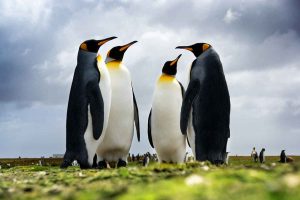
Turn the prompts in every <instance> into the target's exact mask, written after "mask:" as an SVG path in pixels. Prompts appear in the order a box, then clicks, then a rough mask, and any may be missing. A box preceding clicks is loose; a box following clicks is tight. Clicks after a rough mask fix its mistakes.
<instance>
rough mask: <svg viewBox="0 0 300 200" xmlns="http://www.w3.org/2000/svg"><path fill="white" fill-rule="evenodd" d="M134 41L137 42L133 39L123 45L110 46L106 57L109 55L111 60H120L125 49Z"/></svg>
mask: <svg viewBox="0 0 300 200" xmlns="http://www.w3.org/2000/svg"><path fill="white" fill-rule="evenodd" d="M134 43H137V41H133V42H130V43H128V44H125V45H123V46H116V47H114V48H112V49H111V50H109V51H108V53H107V58H108V57H109V58H111V59H112V60H117V61H122V60H123V57H124V53H125V52H126V50H127V49H128V48H129V47H130V46H131V45H133V44H134Z"/></svg>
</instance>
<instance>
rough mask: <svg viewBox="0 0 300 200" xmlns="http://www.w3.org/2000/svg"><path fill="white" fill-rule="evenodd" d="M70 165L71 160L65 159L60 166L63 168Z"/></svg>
mask: <svg viewBox="0 0 300 200" xmlns="http://www.w3.org/2000/svg"><path fill="white" fill-rule="evenodd" d="M69 166H70V162H69V161H67V160H64V161H63V162H62V163H61V164H60V168H61V169H66V168H67V167H69Z"/></svg>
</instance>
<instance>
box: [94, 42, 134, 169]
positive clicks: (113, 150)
mask: <svg viewBox="0 0 300 200" xmlns="http://www.w3.org/2000/svg"><path fill="white" fill-rule="evenodd" d="M136 42H137V41H133V42H130V43H128V44H126V45H123V46H116V47H114V48H112V49H111V50H110V51H109V52H108V53H107V57H106V61H105V62H106V65H107V68H108V71H109V74H110V78H111V89H112V90H111V92H112V93H111V108H110V113H109V120H108V125H107V129H106V133H105V136H104V138H103V141H102V142H101V144H100V145H99V147H98V149H97V156H98V159H97V160H98V167H99V168H100V169H101V168H106V167H107V162H108V163H111V162H115V163H117V167H125V166H126V165H127V155H128V153H129V150H130V147H131V143H132V139H133V133H134V124H135V126H136V132H137V138H138V141H139V140H140V127H139V114H138V107H137V103H136V99H135V95H134V92H133V88H132V83H131V76H130V72H129V70H128V69H127V67H126V66H125V65H124V64H123V63H122V60H123V56H124V53H125V52H126V50H127V49H128V48H129V47H130V46H131V45H133V44H134V43H136Z"/></svg>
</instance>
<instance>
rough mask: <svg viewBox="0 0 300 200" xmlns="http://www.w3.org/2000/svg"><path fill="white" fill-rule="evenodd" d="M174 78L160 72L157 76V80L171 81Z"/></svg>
mask: <svg viewBox="0 0 300 200" xmlns="http://www.w3.org/2000/svg"><path fill="white" fill-rule="evenodd" d="M173 80H175V77H174V76H170V75H167V74H162V75H161V76H160V77H159V80H158V81H159V82H170V81H173Z"/></svg>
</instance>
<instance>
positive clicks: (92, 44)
mask: <svg viewBox="0 0 300 200" xmlns="http://www.w3.org/2000/svg"><path fill="white" fill-rule="evenodd" d="M115 38H117V37H109V38H106V39H103V40H86V41H84V42H83V43H81V45H80V47H79V49H80V50H83V51H88V52H93V53H97V52H98V50H99V48H100V47H101V46H102V45H103V44H105V43H106V42H108V41H110V40H113V39H115Z"/></svg>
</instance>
